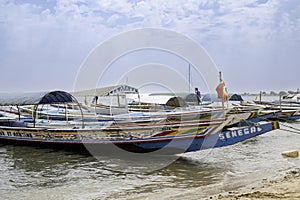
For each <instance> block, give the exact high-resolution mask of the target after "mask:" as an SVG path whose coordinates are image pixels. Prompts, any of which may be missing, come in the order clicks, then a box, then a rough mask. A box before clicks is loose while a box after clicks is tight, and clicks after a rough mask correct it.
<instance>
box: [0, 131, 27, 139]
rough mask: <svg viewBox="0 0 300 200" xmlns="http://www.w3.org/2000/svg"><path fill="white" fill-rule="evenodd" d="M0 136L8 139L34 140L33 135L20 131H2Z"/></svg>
mask: <svg viewBox="0 0 300 200" xmlns="http://www.w3.org/2000/svg"><path fill="white" fill-rule="evenodd" d="M0 136H8V137H22V138H32V134H31V133H27V132H26V133H25V132H20V131H3V130H1V131H0Z"/></svg>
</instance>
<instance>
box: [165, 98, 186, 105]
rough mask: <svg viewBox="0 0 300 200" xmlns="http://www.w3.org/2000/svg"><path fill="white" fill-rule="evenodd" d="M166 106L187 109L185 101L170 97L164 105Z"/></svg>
mask: <svg viewBox="0 0 300 200" xmlns="http://www.w3.org/2000/svg"><path fill="white" fill-rule="evenodd" d="M166 105H167V106H169V107H187V106H188V105H187V103H186V102H185V100H184V99H183V98H181V97H172V98H170V99H169V100H168V102H167V103H166Z"/></svg>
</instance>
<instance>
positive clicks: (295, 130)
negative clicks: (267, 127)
mask: <svg viewBox="0 0 300 200" xmlns="http://www.w3.org/2000/svg"><path fill="white" fill-rule="evenodd" d="M259 118H260V117H259ZM260 119H261V120H265V121H269V122H271V121H274V120H271V119H263V118H260ZM280 121H285V122H286V123H291V122H293V123H295V120H288V119H280ZM286 123H284V122H280V126H284V127H286V128H290V129H292V130H290V129H284V128H280V129H281V130H284V131H288V132H291V133H297V134H300V129H298V128H295V127H293V126H290V125H287V124H286ZM296 123H297V122H296Z"/></svg>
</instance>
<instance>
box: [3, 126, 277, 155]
mask: <svg viewBox="0 0 300 200" xmlns="http://www.w3.org/2000/svg"><path fill="white" fill-rule="evenodd" d="M278 128H279V123H278V122H266V123H262V124H260V125H256V126H254V125H253V126H247V127H240V128H231V129H228V130H222V131H220V132H218V133H213V134H208V135H206V134H203V133H202V134H199V135H198V134H194V135H193V134H186V135H181V136H164V137H150V138H126V139H124V138H123V139H121V138H115V139H97V138H95V137H90V138H82V137H79V136H80V135H83V134H85V132H84V130H82V131H79V132H75V131H74V130H73V131H72V130H67V131H65V132H64V131H61V132H57V131H54V130H53V131H52V130H47V134H48V136H49V137H41V138H37V137H36V135H37V134H39V133H42V132H44V131H45V130H43V129H29V130H27V129H26V131H24V130H25V129H23V131H20V130H17V129H7V128H6V129H5V128H3V127H0V142H2V143H10V144H14V145H16V144H18V145H31V146H39V147H46V148H63V149H70V150H74V151H75V150H82V149H85V150H88V151H89V152H90V153H91V154H93V155H95V154H97V155H99V154H100V155H111V154H114V153H117V154H123V153H125V154H126V153H128V152H134V153H147V152H152V153H153V154H159V155H161V154H178V153H184V152H191V151H199V150H203V149H208V148H217V147H224V146H228V145H233V144H235V143H238V142H241V141H244V140H246V139H249V138H252V137H255V136H258V135H261V134H264V133H267V132H269V131H272V130H274V129H278ZM51 133H52V135H51ZM55 134H56V135H55ZM33 136H34V137H33ZM56 136H62V137H61V138H59V137H56ZM65 136H67V137H65Z"/></svg>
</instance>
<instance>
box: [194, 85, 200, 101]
mask: <svg viewBox="0 0 300 200" xmlns="http://www.w3.org/2000/svg"><path fill="white" fill-rule="evenodd" d="M195 94H196V96H197V100H198V104H199V103H200V102H201V93H200V91H199V90H198V88H195Z"/></svg>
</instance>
